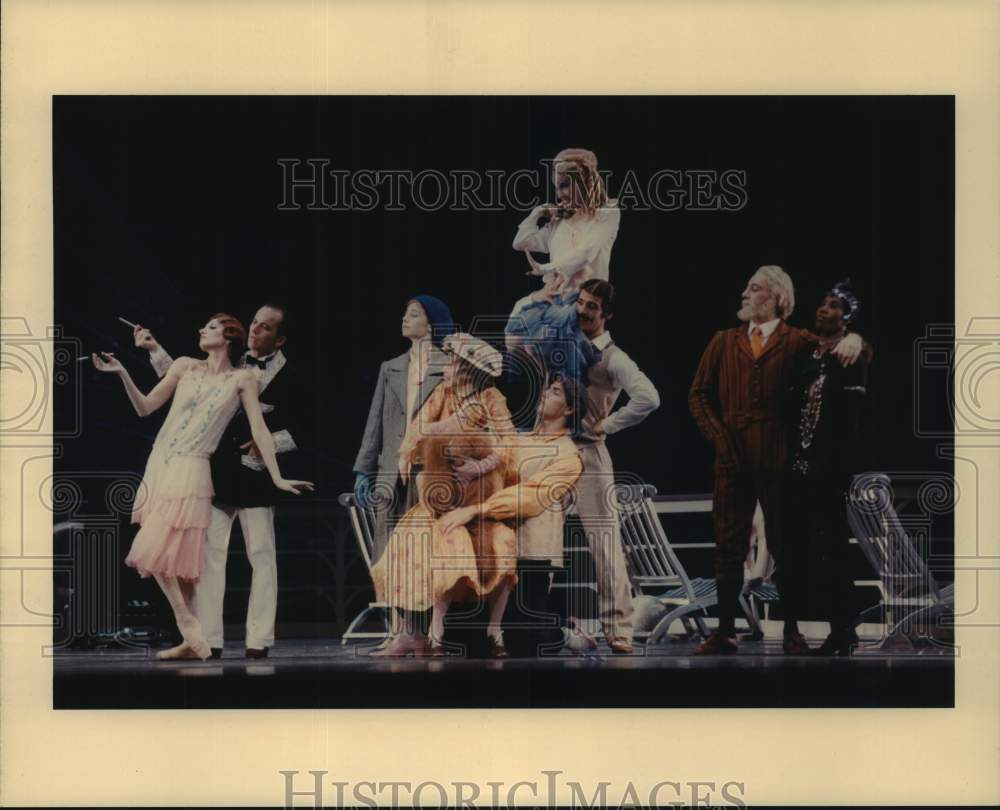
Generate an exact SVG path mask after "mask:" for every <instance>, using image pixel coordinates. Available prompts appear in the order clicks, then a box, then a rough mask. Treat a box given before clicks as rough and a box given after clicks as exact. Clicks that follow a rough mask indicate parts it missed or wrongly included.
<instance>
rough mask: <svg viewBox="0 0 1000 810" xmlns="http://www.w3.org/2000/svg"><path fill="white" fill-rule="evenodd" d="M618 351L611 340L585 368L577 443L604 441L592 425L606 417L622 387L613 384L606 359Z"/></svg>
mask: <svg viewBox="0 0 1000 810" xmlns="http://www.w3.org/2000/svg"><path fill="white" fill-rule="evenodd" d="M618 351H620V350H619V348H618V347H617V346H616V345H615V344H614V343H613V342H612V343H609V344H608V345H607V346H606V347H605V348H604V350H603V351H602V353H601V359H600V360H599V361H598V362H596V363H594V365H592V366H591V367H590V368H589V369H587V408H586V411H585V413H584V416H583V424H582V425H581V429H580V434H579V435H578V436H577V444H593V443H594V442H602V441H604V436H603V435H602V436H597V435H596V434H595V433H594V425H596V424H597V423H598V422H600V421H601V420H602V419H606V418H607V417H608V415H609V414H610V413H611V409H612V408H613V407H614V404H615V402H616V401H617V399H618V395H619V394H621V392H622V389H621V388H620V387H618V386H615V385H614V383H613V382H612V381H611V375H610V373H609V372H608V361H609V360H610V359H611V357H612V356H613V355H614V354H615V353H616V352H618Z"/></svg>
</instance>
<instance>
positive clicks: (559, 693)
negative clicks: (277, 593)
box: [53, 640, 954, 709]
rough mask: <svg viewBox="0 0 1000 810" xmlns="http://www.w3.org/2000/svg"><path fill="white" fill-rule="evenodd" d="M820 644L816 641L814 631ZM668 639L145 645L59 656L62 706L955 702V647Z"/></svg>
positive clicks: (58, 703) (56, 681)
mask: <svg viewBox="0 0 1000 810" xmlns="http://www.w3.org/2000/svg"><path fill="white" fill-rule="evenodd" d="M811 643H814V646H815V644H818V643H819V640H811ZM693 646H694V645H693V644H692V643H690V642H686V641H669V642H666V643H664V644H659V645H651V646H650V647H649V648H648V649H647V648H646V647H645V646H644V645H642V644H636V654H635V655H632V656H612V655H611V654H610V653H609V652H607V648H606V647H602V649H601V650H599V651H598V654H593V655H588V656H577V655H573V654H570V653H562V654H560V655H557V656H552V657H546V658H522V659H513V658H512V659H506V660H502V661H493V660H483V659H465V658H460V657H449V658H446V659H440V658H435V659H428V658H407V659H393V660H387V659H384V658H378V659H376V658H370V657H368V655H367V652H368V650H370V649H371V646H369V645H361V644H357V643H355V644H351V645H349V646H342V645H341V644H340V642H339V641H338V640H332V641H331V640H328V641H318V640H282V641H281V642H280V643H279V645H278V646H276V647H275V648H273V649H272V650H271V653H270V656H269V657H268V658H266V659H260V660H248V659H246V658H244V657H243V648H242V646H234V647H232V648H231V649H227V650H226V652H225V654H224V655H223V657H222V658H221V659H219V660H210V661H204V662H201V661H183V662H167V661H157V660H156V659H155V657H154V656H153V654H152V653H150V652H149V651H147V650H144V649H134V650H127V651H120V650H118V651H82V650H64V651H57V652H56V653H55V655H54V667H53V670H54V678H53V707H54V708H56V709H136V708H149V709H154V708H192V709H196V708H204V709H210V708H289V709H292V708H296V709H300V708H424V707H426V708H437V707H456V708H457V707H462V708H473V707H476V708H490V707H495V708H529V707H548V708H555V707H560V708H563V707H564V708H569V707H579V708H641V707H713V706H719V707H747V708H749V707H789V708H791V707H849V706H857V707H951V706H953V705H954V655H953V654H952V653H951V652H950V651H948V650H947V649H946V648H939V647H931V648H928V649H924V650H920V651H896V652H892V653H889V652H877V651H871V652H862V653H861V654H858V655H855V656H853V657H851V658H820V657H810V656H786V655H784V654H783V653H782V650H781V644H780V642H778V641H759V642H751V641H744V642H742V643H741V645H740V651H739V653H737V654H736V655H731V656H694V655H692V654H691V651H692V649H693Z"/></svg>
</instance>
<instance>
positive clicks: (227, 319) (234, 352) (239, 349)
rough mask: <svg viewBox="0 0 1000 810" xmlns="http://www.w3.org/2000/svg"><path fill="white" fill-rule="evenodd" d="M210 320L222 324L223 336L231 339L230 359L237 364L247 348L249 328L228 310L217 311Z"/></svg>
mask: <svg viewBox="0 0 1000 810" xmlns="http://www.w3.org/2000/svg"><path fill="white" fill-rule="evenodd" d="M209 320H211V321H218V322H219V323H220V324H221V325H222V336H223V337H224V338H225V339H226V340H228V341H229V360H230V362H231V363H232V364H233V365H236V364H237V363H239V360H240V358H241V357H242V356H243V353H244V352H245V351H246V348H247V330H246V329H245V328H244V327H243V324H242V323H240V321H239V319H238V318H234V317H233V316H232V315H230V314H228V313H226V312H216V313H215V314H214V315H213V316H212V317H211V318H209Z"/></svg>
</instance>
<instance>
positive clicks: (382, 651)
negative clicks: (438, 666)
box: [368, 636, 427, 658]
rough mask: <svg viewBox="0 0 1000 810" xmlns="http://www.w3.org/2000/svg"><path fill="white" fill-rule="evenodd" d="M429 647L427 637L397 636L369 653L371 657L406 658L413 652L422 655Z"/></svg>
mask: <svg viewBox="0 0 1000 810" xmlns="http://www.w3.org/2000/svg"><path fill="white" fill-rule="evenodd" d="M426 648H427V639H424V638H418V637H416V636H396V637H395V638H394V639H393V640H392V641H390V642H389V643H388V644H386V645H385V646H384V647H381V648H379V649H375V650H372V651H371V652H370V653H368V656H369V657H370V658H406V656H408V655H410V654H411V653H412V654H413V656H414V657H415V658H419V657H421V656H422V655H423V654H424V652H425V650H426Z"/></svg>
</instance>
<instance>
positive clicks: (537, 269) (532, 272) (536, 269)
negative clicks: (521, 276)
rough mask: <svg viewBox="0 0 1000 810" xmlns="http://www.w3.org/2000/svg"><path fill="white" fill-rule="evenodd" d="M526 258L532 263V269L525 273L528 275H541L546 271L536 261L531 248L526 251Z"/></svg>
mask: <svg viewBox="0 0 1000 810" xmlns="http://www.w3.org/2000/svg"><path fill="white" fill-rule="evenodd" d="M524 258H526V259H527V260H528V264H529V265H531V269H530V270H529V271H528V272H527V273H525V275H526V276H540V275H542V274H543V273H544V272H545V271H544V270H542V266H541V265H540V264H539V263H538V262H537V261H535V257H534V256H532V255H531V251H530V250H526V251H524Z"/></svg>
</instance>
